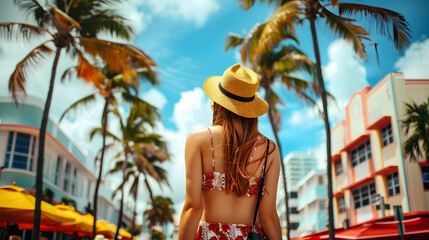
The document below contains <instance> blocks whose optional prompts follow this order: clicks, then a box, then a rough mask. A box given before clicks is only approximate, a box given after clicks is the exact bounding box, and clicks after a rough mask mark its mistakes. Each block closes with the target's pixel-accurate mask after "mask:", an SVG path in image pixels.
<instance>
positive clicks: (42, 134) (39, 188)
mask: <svg viewBox="0 0 429 240" xmlns="http://www.w3.org/2000/svg"><path fill="white" fill-rule="evenodd" d="M61 50H62V48H58V47H57V51H56V52H55V58H54V63H53V65H52V72H51V80H50V82H49V90H48V96H47V97H46V102H45V109H44V110H43V116H42V122H41V124H40V131H39V147H38V155H37V169H36V193H35V195H36V203H35V207H34V217H33V239H36V240H37V239H39V232H40V218H41V215H42V209H41V206H40V205H41V203H42V197H43V164H44V160H45V159H44V155H45V138H46V127H47V125H48V119H49V109H50V108H51V100H52V93H53V91H54V84H55V74H56V72H57V66H58V61H59V59H60V54H61Z"/></svg>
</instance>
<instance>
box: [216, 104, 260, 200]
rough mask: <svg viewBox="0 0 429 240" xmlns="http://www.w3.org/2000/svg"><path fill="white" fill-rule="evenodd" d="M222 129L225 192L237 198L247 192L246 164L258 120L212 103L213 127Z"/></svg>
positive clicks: (254, 137) (255, 134)
mask: <svg viewBox="0 0 429 240" xmlns="http://www.w3.org/2000/svg"><path fill="white" fill-rule="evenodd" d="M215 125H219V126H222V127H223V134H224V147H223V154H224V157H225V190H226V191H227V192H233V193H234V194H235V195H236V196H237V197H241V196H244V195H245V194H247V192H248V190H249V174H248V172H247V170H246V169H247V168H246V167H247V163H248V161H249V158H250V155H251V154H252V149H253V146H254V144H255V141H257V137H258V134H259V130H258V118H245V117H241V116H239V115H237V114H235V113H233V112H231V111H229V110H227V109H226V108H224V107H222V106H221V105H219V104H217V103H215V102H214V103H213V126H215Z"/></svg>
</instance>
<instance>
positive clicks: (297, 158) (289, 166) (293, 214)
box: [277, 152, 317, 238]
mask: <svg viewBox="0 0 429 240" xmlns="http://www.w3.org/2000/svg"><path fill="white" fill-rule="evenodd" d="M283 163H284V166H285V171H286V183H287V190H288V192H289V209H290V211H289V221H290V224H291V233H290V236H291V237H293V238H294V237H298V236H299V232H298V226H299V221H300V216H299V212H298V199H299V197H300V196H299V194H298V188H297V184H298V183H299V181H300V180H301V179H302V178H304V177H305V176H306V175H307V174H308V173H309V172H310V171H312V170H314V169H316V168H317V159H316V157H315V155H314V154H313V153H311V152H307V153H306V152H290V153H289V154H288V155H286V157H285V158H284V159H283ZM285 210H286V206H285V195H284V191H283V180H282V178H281V177H280V179H279V190H278V196H277V212H278V213H279V218H280V223H281V226H283V227H284V226H286V215H285V212H286V211H285ZM283 232H284V233H285V230H284V231H283Z"/></svg>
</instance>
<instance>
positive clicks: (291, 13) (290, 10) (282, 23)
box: [258, 1, 304, 52]
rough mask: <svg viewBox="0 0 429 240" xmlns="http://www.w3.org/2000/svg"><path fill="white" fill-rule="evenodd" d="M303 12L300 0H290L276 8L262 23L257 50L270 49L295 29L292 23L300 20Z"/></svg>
mask: <svg viewBox="0 0 429 240" xmlns="http://www.w3.org/2000/svg"><path fill="white" fill-rule="evenodd" d="M303 13H304V9H303V5H302V3H301V2H300V1H290V2H288V3H285V4H284V5H282V6H281V7H280V8H278V9H277V10H276V12H274V13H273V14H272V15H271V17H270V19H269V20H268V21H267V22H266V24H265V25H264V29H263V31H262V33H261V37H260V39H259V43H260V44H259V50H258V52H263V51H272V50H273V49H274V48H275V47H277V46H278V44H279V43H280V42H281V41H282V40H283V39H285V35H286V34H288V33H293V32H294V31H295V27H294V24H295V23H296V22H299V21H301V19H300V16H301V15H302V14H303Z"/></svg>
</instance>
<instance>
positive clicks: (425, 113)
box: [401, 98, 429, 161]
mask: <svg viewBox="0 0 429 240" xmlns="http://www.w3.org/2000/svg"><path fill="white" fill-rule="evenodd" d="M405 107H406V108H405V119H404V120H402V121H401V128H402V131H404V132H405V135H406V136H408V135H409V134H411V136H410V137H409V138H408V139H407V140H406V141H405V142H404V143H403V145H402V149H403V152H404V155H405V157H409V159H410V160H413V161H418V160H419V157H422V156H423V157H424V158H426V159H428V158H429V98H428V100H427V102H423V103H421V104H417V103H415V102H412V103H405Z"/></svg>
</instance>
